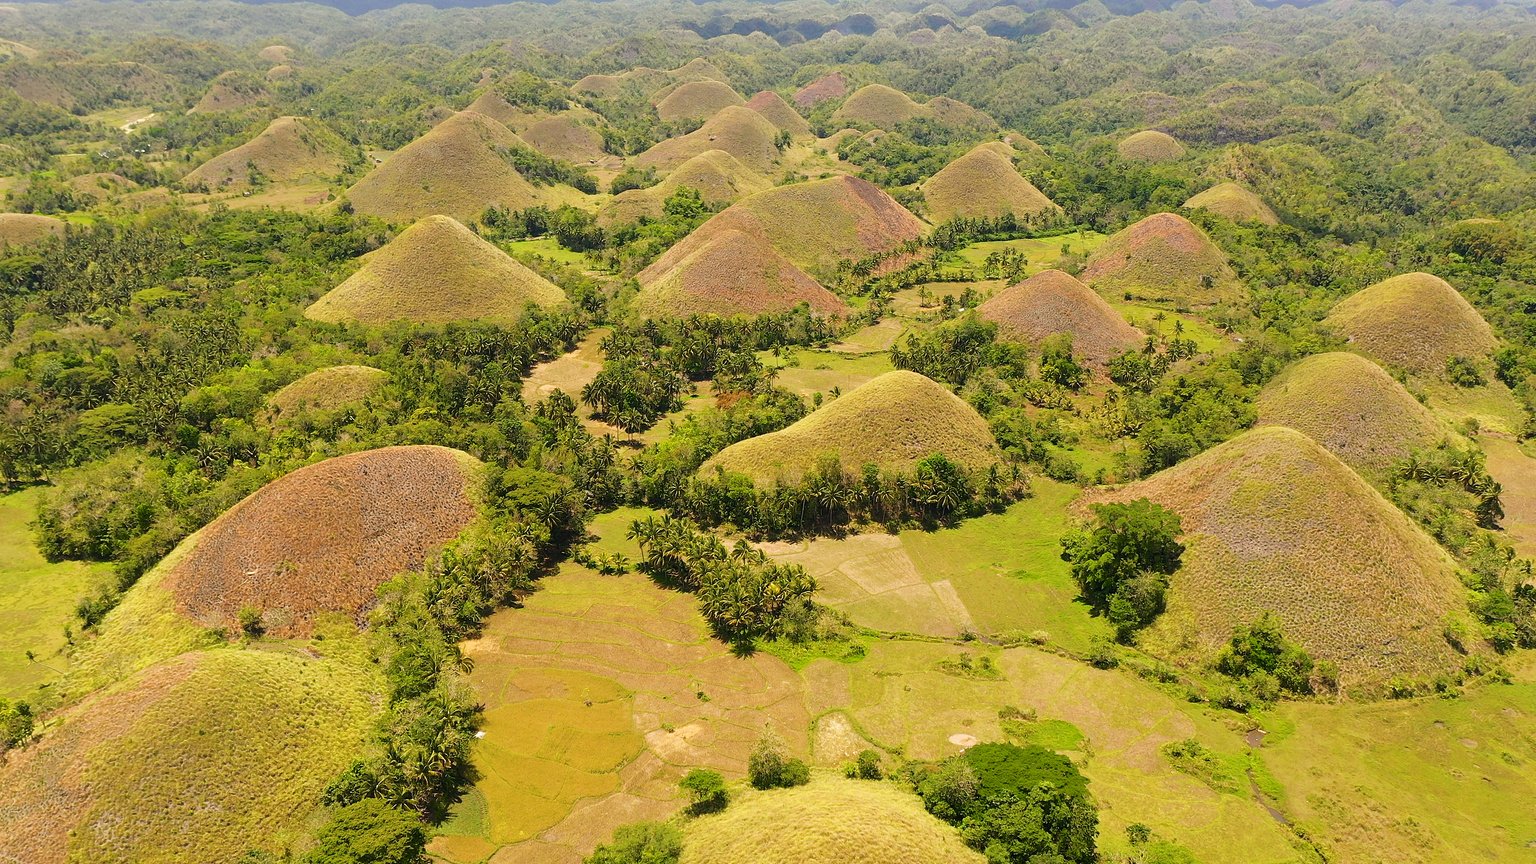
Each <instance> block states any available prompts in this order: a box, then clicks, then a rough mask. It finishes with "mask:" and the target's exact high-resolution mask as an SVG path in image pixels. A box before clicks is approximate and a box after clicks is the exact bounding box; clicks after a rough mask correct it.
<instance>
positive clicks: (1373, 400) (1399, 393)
mask: <svg viewBox="0 0 1536 864" xmlns="http://www.w3.org/2000/svg"><path fill="white" fill-rule="evenodd" d="M1257 407H1258V411H1259V424H1260V425H1265V426H1288V427H1290V428H1292V429H1295V430H1297V431H1298V432H1301V433H1303V434H1305V435H1306V436H1307V437H1309V438H1311V439H1312V440H1314V441H1316V442H1317V443H1319V444H1321V445H1323V446H1324V447H1327V448H1328V449H1329V450H1331V451H1332V452H1333V455H1335V456H1337V457H1339V458H1340V459H1342V460H1344V461H1345V462H1347V463H1348V464H1349V465H1351V466H1353V467H1354V468H1355V469H1357V470H1366V469H1381V468H1385V467H1387V466H1388V465H1390V464H1391V463H1393V462H1395V461H1396V460H1398V459H1400V458H1402V457H1403V456H1406V455H1408V452H1409V451H1410V450H1414V449H1418V448H1421V447H1427V446H1431V445H1433V444H1434V443H1435V442H1437V441H1439V440H1441V439H1443V438H1447V437H1449V436H1452V435H1454V434H1455V433H1453V432H1452V431H1451V429H1450V427H1448V426H1447V425H1446V424H1445V423H1443V422H1441V421H1440V420H1439V419H1438V418H1436V417H1435V415H1434V414H1433V413H1432V412H1431V411H1430V410H1429V409H1428V408H1426V407H1424V406H1423V405H1421V404H1419V401H1418V400H1417V399H1414V398H1413V394H1411V393H1409V392H1408V391H1407V390H1406V389H1404V387H1403V385H1401V384H1399V383H1397V381H1395V380H1394V379H1393V378H1392V376H1391V375H1388V374H1387V373H1386V372H1385V371H1384V370H1382V368H1381V367H1380V366H1377V365H1376V364H1375V363H1372V362H1371V361H1369V360H1367V359H1365V358H1364V357H1361V356H1360V355H1358V354H1350V353H1347V352H1342V351H1340V352H1333V353H1329V354H1317V355H1314V356H1312V357H1308V358H1306V359H1305V360H1301V361H1298V362H1297V363H1295V364H1294V365H1292V366H1291V367H1290V368H1288V369H1286V370H1285V371H1284V372H1282V373H1280V375H1278V376H1277V377H1276V378H1275V379H1274V380H1273V381H1271V382H1269V384H1268V385H1266V386H1265V387H1264V390H1263V392H1261V393H1260V394H1259V399H1258V406H1257Z"/></svg>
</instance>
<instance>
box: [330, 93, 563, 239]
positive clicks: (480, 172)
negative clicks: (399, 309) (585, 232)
mask: <svg viewBox="0 0 1536 864" xmlns="http://www.w3.org/2000/svg"><path fill="white" fill-rule="evenodd" d="M515 147H529V145H528V143H527V142H526V141H524V140H523V139H521V138H519V137H518V136H517V135H515V134H514V133H513V132H512V130H510V129H508V128H507V127H505V126H503V125H501V124H500V123H498V122H496V121H495V120H492V119H491V118H489V117H486V116H485V115H483V114H476V113H473V112H471V111H461V112H459V113H458V114H455V115H453V116H452V117H449V118H448V119H447V120H444V121H443V122H441V123H439V124H437V125H436V126H435V127H433V128H432V129H431V130H430V131H428V132H427V133H426V134H425V135H422V136H421V137H420V138H417V139H416V140H415V141H412V142H411V143H409V144H407V145H405V146H404V147H402V148H400V150H398V151H397V152H396V153H395V154H394V155H392V156H390V157H389V159H388V160H386V161H385V162H384V164H383V165H380V166H379V167H377V168H375V169H374V170H373V171H371V172H369V173H368V175H367V176H366V177H364V178H363V179H361V180H359V181H357V183H355V184H353V186H352V188H350V189H348V190H347V195H346V197H347V199H348V200H350V201H351V202H352V206H353V207H354V208H355V209H356V210H357V212H359V213H365V214H367V215H369V216H377V217H379V218H380V219H383V220H385V221H388V222H396V223H400V222H409V221H413V220H416V219H420V218H422V217H423V216H433V215H443V216H452V217H453V218H455V219H457V220H459V221H460V222H469V221H473V220H475V219H478V218H480V215H481V214H482V213H484V212H485V210H486V208H487V207H490V206H491V205H493V204H495V205H499V206H502V207H506V208H508V209H510V210H522V209H524V208H526V207H531V206H533V205H534V204H538V203H542V202H543V200H544V198H545V197H546V194H545V193H544V192H542V191H541V190H538V189H535V188H534V186H533V184H531V183H529V182H528V181H527V180H524V179H523V177H522V175H520V174H518V173H517V170H516V169H514V168H513V167H512V165H511V163H510V162H508V161H507V159H506V157H505V156H504V155H503V154H504V153H505V152H506V151H508V150H510V149H512V148H515ZM530 149H531V148H530Z"/></svg>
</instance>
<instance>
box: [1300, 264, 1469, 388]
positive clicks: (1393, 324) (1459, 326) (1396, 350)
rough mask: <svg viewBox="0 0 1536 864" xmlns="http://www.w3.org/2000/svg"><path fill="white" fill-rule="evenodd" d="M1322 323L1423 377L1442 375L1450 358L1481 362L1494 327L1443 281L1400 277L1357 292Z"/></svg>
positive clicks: (1378, 356)
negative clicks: (1459, 357) (1470, 359)
mask: <svg viewBox="0 0 1536 864" xmlns="http://www.w3.org/2000/svg"><path fill="white" fill-rule="evenodd" d="M1323 323H1324V324H1326V325H1328V326H1329V327H1331V328H1332V329H1333V331H1334V332H1335V333H1337V334H1339V335H1340V336H1343V337H1345V338H1346V339H1348V340H1349V344H1350V346H1351V347H1353V348H1354V349H1355V350H1357V351H1361V352H1364V353H1365V354H1367V355H1369V356H1371V357H1374V358H1376V359H1377V360H1380V361H1382V362H1383V363H1390V364H1392V365H1394V366H1401V367H1403V368H1404V369H1407V370H1409V371H1411V372H1416V373H1418V374H1421V375H1440V374H1443V373H1444V371H1445V363H1446V361H1447V360H1449V359H1450V358H1452V357H1457V356H1461V357H1468V358H1473V359H1477V358H1484V357H1486V356H1487V355H1488V354H1490V353H1492V352H1493V349H1494V348H1496V347H1498V339H1497V338H1496V337H1495V336H1494V335H1493V328H1491V327H1489V326H1488V322H1487V321H1484V320H1483V316H1481V315H1479V314H1478V313H1477V310H1476V309H1474V308H1472V304H1470V303H1468V302H1467V301H1466V298H1464V297H1462V296H1461V292H1459V291H1457V290H1456V289H1455V288H1453V287H1451V285H1450V284H1449V283H1447V282H1446V281H1445V280H1444V279H1441V278H1440V277H1438V276H1432V275H1430V274H1428V273H1404V274H1403V275H1401V276H1393V277H1392V278H1391V279H1386V280H1384V281H1381V282H1377V283H1376V284H1375V285H1372V286H1371V287H1369V288H1366V289H1364V290H1362V291H1357V292H1355V293H1354V294H1351V295H1350V296H1348V297H1346V298H1344V299H1343V300H1342V301H1340V303H1339V305H1337V306H1335V307H1333V311H1331V312H1329V313H1328V317H1327V318H1325V319H1324V320H1323Z"/></svg>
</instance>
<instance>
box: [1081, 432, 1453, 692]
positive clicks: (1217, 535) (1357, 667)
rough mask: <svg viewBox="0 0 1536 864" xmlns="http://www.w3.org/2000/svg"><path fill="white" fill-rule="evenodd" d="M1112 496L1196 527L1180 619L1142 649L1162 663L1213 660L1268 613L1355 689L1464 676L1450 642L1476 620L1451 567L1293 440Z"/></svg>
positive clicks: (1375, 498) (1312, 445) (1207, 459)
mask: <svg viewBox="0 0 1536 864" xmlns="http://www.w3.org/2000/svg"><path fill="white" fill-rule="evenodd" d="M1105 497H1107V498H1109V499H1112V500H1119V501H1128V500H1132V499H1135V498H1141V497H1146V498H1150V499H1152V500H1153V501H1155V502H1157V503H1159V504H1162V505H1163V506H1165V507H1168V508H1169V509H1171V510H1173V511H1174V512H1176V513H1178V514H1179V517H1180V519H1181V520H1182V522H1183V526H1184V532H1185V538H1184V542H1185V544H1186V546H1187V549H1186V551H1185V553H1184V561H1183V566H1182V567H1181V568H1180V570H1179V571H1178V572H1177V573H1175V574H1174V576H1173V580H1172V583H1171V586H1170V588H1169V592H1168V610H1167V611H1166V612H1165V613H1164V614H1163V615H1162V616H1161V617H1160V618H1159V619H1158V621H1157V622H1156V623H1154V624H1153V626H1152V627H1151V628H1149V630H1148V631H1146V633H1145V634H1144V637H1143V638H1144V639H1145V640H1146V642H1145V644H1146V645H1147V647H1148V648H1149V649H1150V650H1151V651H1152V653H1154V654H1158V655H1162V656H1168V657H1172V658H1175V659H1178V660H1179V661H1181V662H1186V663H1198V662H1206V661H1209V660H1210V659H1211V658H1212V657H1214V655H1215V653H1216V652H1217V651H1218V650H1219V649H1220V648H1221V646H1222V645H1224V644H1225V643H1226V642H1227V640H1228V639H1229V638H1230V637H1231V635H1232V629H1233V628H1234V627H1236V626H1238V625H1240V624H1249V623H1252V622H1253V621H1254V620H1255V619H1257V618H1258V617H1259V615H1260V614H1261V613H1263V612H1266V611H1267V612H1271V613H1274V614H1276V615H1278V616H1279V618H1280V620H1281V622H1282V626H1283V627H1284V630H1285V633H1286V635H1287V636H1288V637H1289V638H1291V639H1293V640H1295V641H1297V642H1299V643H1300V644H1301V645H1302V647H1304V648H1305V649H1306V650H1307V651H1308V652H1310V653H1311V654H1312V656H1313V657H1314V658H1315V659H1319V660H1331V661H1333V662H1335V663H1337V664H1338V665H1339V669H1340V671H1341V673H1342V674H1341V676H1340V680H1341V683H1342V684H1343V685H1344V686H1345V687H1346V688H1356V687H1364V688H1367V689H1370V688H1374V687H1377V686H1379V685H1380V684H1382V683H1383V682H1385V681H1386V680H1388V679H1389V678H1391V677H1392V676H1394V675H1399V674H1402V675H1408V676H1410V677H1421V676H1427V675H1431V674H1434V673H1437V672H1442V671H1446V670H1448V669H1454V668H1457V667H1459V666H1460V663H1461V657H1460V656H1459V655H1458V654H1457V653H1456V652H1455V651H1453V650H1452V649H1451V647H1450V646H1449V645H1447V644H1446V641H1445V638H1444V637H1443V636H1442V635H1441V633H1442V631H1443V629H1444V627H1445V622H1446V621H1447V620H1448V619H1451V618H1456V617H1465V616H1466V608H1465V604H1464V601H1463V600H1462V596H1463V593H1464V589H1463V588H1462V586H1461V583H1460V582H1459V581H1458V580H1457V578H1456V574H1455V565H1454V563H1453V562H1452V561H1451V559H1450V557H1449V556H1447V555H1446V554H1445V552H1444V551H1443V550H1441V549H1440V547H1438V546H1436V545H1435V542H1434V541H1433V540H1431V539H1430V538H1429V536H1428V535H1426V534H1425V533H1424V532H1423V531H1422V530H1420V529H1419V528H1418V526H1416V525H1414V524H1413V523H1412V522H1411V521H1409V519H1408V517H1407V516H1405V515H1403V513H1402V511H1400V510H1398V509H1397V507H1395V506H1393V505H1392V503H1391V502H1389V501H1387V500H1386V499H1385V498H1383V497H1382V496H1381V494H1380V493H1378V492H1377V491H1376V490H1375V489H1374V488H1372V487H1371V486H1370V484H1368V483H1366V482H1365V481H1364V480H1362V479H1361V478H1360V476H1359V475H1358V474H1356V473H1355V472H1354V471H1352V470H1350V468H1349V466H1348V465H1345V464H1344V463H1343V462H1341V461H1339V459H1338V458H1337V457H1335V456H1334V455H1333V454H1332V453H1330V452H1328V450H1327V449H1325V448H1324V447H1323V446H1322V445H1320V444H1318V443H1317V442H1315V441H1313V440H1312V439H1310V438H1308V437H1306V436H1305V435H1303V434H1301V433H1300V432H1297V431H1295V430H1294V429H1287V428H1284V427H1280V426H1266V427H1263V428H1259V429H1254V430H1251V431H1249V432H1245V433H1243V434H1242V435H1239V436H1238V437H1237V438H1234V439H1232V440H1231V441H1228V442H1227V443H1225V444H1222V445H1220V446H1218V447H1215V448H1212V449H1211V450H1208V451H1206V452H1205V453H1202V454H1200V455H1199V456H1196V457H1194V458H1193V459H1190V460H1188V461H1186V462H1183V463H1181V464H1179V465H1176V466H1174V467H1172V468H1169V469H1167V470H1165V471H1162V472H1160V473H1158V474H1155V475H1153V476H1152V477H1150V478H1148V479H1146V480H1143V481H1141V482H1139V483H1134V484H1131V485H1130V486H1126V487H1123V488H1120V489H1117V490H1114V491H1112V492H1110V493H1108V494H1107V495H1106V496H1105Z"/></svg>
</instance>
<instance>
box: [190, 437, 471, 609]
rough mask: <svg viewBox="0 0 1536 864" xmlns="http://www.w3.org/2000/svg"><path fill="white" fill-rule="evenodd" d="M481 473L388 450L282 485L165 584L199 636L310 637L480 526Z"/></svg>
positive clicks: (434, 455)
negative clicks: (320, 621)
mask: <svg viewBox="0 0 1536 864" xmlns="http://www.w3.org/2000/svg"><path fill="white" fill-rule="evenodd" d="M476 465H478V463H477V462H475V460H474V459H473V458H471V457H469V456H468V455H466V454H464V453H462V452H460V451H458V450H450V449H449V448H447V447H432V446H414V447H384V448H381V449H378V450H365V451H363V452H361V453H353V454H350V455H347V456H338V457H336V458H334V459H327V460H325V461H324V462H317V463H315V464H314V465H310V466H307V467H305V468H300V469H299V470H297V471H295V472H293V473H292V474H288V475H286V476H283V477H280V478H278V479H277V480H274V481H272V482H271V483H268V484H267V485H266V486H263V487H262V488H261V489H258V490H257V491H256V492H254V493H252V494H251V495H250V496H249V497H247V498H246V499H245V500H243V501H241V502H240V503H239V504H236V505H235V506H234V507H231V508H230V509H229V511H228V512H226V513H225V514H224V515H222V516H220V517H219V518H218V519H216V520H214V522H213V523H212V524H210V525H209V526H208V527H207V528H204V529H203V530H202V531H201V532H199V534H198V535H197V541H196V543H195V544H194V545H193V547H192V549H191V550H190V551H189V552H187V553H186V554H185V555H183V556H182V557H181V559H180V560H179V561H177V562H176V565H175V566H174V567H173V568H172V569H171V570H170V572H169V573H167V574H166V579H165V583H164V584H165V588H166V590H168V591H169V592H170V593H171V595H172V596H173V597H174V598H175V601H176V608H177V609H178V611H180V612H181V613H182V614H183V615H185V616H187V617H188V618H190V619H192V620H193V621H195V622H197V623H199V624H201V625H202V626H204V627H229V628H232V629H233V628H235V627H237V626H238V622H237V618H238V616H239V613H240V610H242V609H257V610H260V611H261V613H262V620H263V623H264V624H266V627H267V632H268V633H271V634H274V635H279V636H307V635H309V633H310V631H311V629H312V628H313V626H314V623H315V616H316V615H318V614H320V613H322V612H343V613H346V614H348V615H354V616H355V615H360V614H361V613H362V612H363V611H364V610H366V609H367V608H369V607H370V606H372V605H373V603H374V602H375V600H376V599H377V598H376V596H375V591H376V590H377V589H378V587H379V585H381V584H383V582H384V581H385V580H386V579H389V578H390V577H391V576H394V575H396V574H398V573H402V572H404V571H406V570H409V569H410V568H412V567H417V566H420V564H421V563H422V562H423V561H425V560H426V557H427V555H429V554H430V553H431V552H432V551H433V550H434V549H437V548H438V547H440V546H442V545H443V544H445V543H447V542H448V541H450V540H452V539H453V538H454V537H456V536H458V534H459V532H460V531H462V530H464V527H465V526H467V525H468V524H469V523H470V521H472V520H473V519H474V518H475V515H476V509H475V505H474V502H473V501H472V500H471V497H470V496H471V488H472V485H473V478H474V469H475V466H476Z"/></svg>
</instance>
